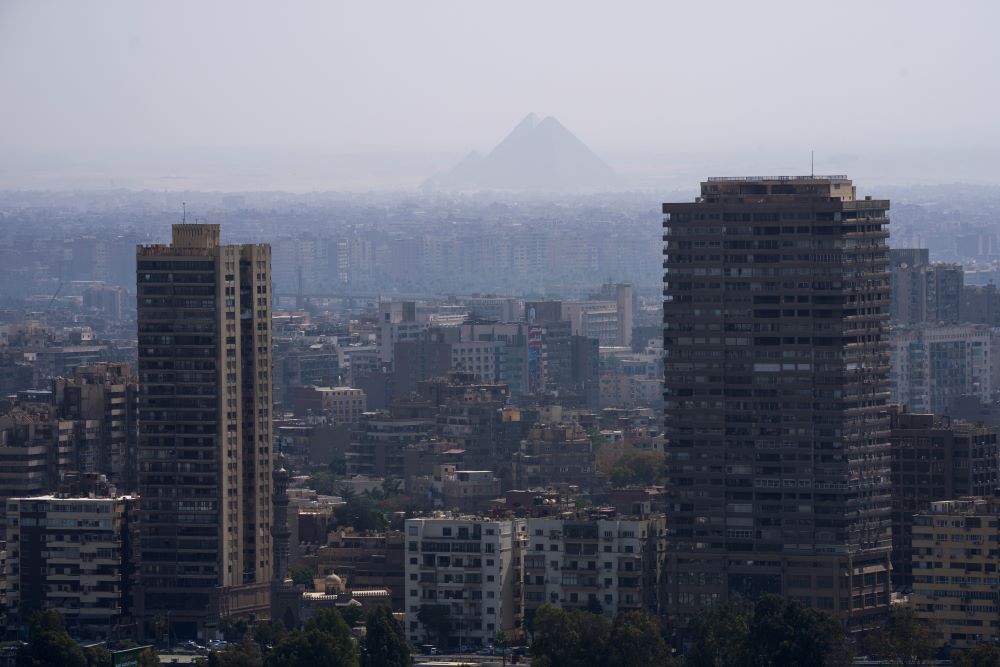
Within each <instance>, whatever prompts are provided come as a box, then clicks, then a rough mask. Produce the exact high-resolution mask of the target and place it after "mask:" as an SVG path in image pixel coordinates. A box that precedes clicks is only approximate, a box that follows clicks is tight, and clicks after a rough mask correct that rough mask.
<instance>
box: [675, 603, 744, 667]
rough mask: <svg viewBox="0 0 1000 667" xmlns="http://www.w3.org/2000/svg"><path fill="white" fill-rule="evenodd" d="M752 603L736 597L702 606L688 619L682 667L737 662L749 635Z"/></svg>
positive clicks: (726, 665) (714, 666)
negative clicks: (688, 643) (688, 642)
mask: <svg viewBox="0 0 1000 667" xmlns="http://www.w3.org/2000/svg"><path fill="white" fill-rule="evenodd" d="M752 613H753V605H751V604H750V603H749V602H746V601H744V600H742V599H739V598H733V599H730V600H729V601H728V602H725V603H717V604H714V605H712V606H710V607H706V608H705V609H703V610H702V611H701V612H699V613H698V614H695V616H694V617H692V618H691V620H690V622H689V623H688V627H687V635H688V638H689V640H690V646H689V647H688V650H687V651H686V652H685V654H684V665H685V667H729V666H731V665H732V666H736V665H740V664H742V662H743V659H744V655H745V652H746V644H747V640H748V638H749V635H750V618H751V615H752Z"/></svg>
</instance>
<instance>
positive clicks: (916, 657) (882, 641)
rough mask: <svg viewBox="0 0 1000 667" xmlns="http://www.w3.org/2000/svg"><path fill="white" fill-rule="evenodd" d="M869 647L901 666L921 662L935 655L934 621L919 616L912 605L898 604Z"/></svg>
mask: <svg viewBox="0 0 1000 667" xmlns="http://www.w3.org/2000/svg"><path fill="white" fill-rule="evenodd" d="M867 644H868V649H869V650H870V651H871V652H872V653H874V654H875V655H877V656H879V657H881V658H882V659H883V660H888V661H890V662H891V663H892V664H893V665H899V666H900V667H911V666H912V665H920V664H922V663H923V662H925V661H926V660H929V659H930V658H931V657H933V655H934V648H935V645H934V633H933V629H932V627H931V625H930V623H928V622H926V621H923V620H921V619H919V618H917V615H916V613H914V611H913V610H912V609H910V608H909V607H902V606H899V605H894V606H893V607H892V608H891V609H890V610H889V617H888V618H887V619H886V621H885V623H883V624H882V625H881V626H880V627H879V628H878V630H876V631H875V632H873V633H872V634H871V635H870V636H869V638H868V642H867Z"/></svg>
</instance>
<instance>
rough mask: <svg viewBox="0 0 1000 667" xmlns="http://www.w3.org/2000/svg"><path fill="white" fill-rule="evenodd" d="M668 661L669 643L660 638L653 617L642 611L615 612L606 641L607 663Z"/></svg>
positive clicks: (659, 666) (654, 666)
mask: <svg viewBox="0 0 1000 667" xmlns="http://www.w3.org/2000/svg"><path fill="white" fill-rule="evenodd" d="M670 662H671V655H670V647H668V646H667V643H666V642H665V641H663V634H662V633H661V632H660V624H659V623H658V622H657V620H656V617H654V616H653V615H652V614H649V613H647V612H644V611H632V612H628V613H624V614H618V615H617V616H615V620H614V622H612V624H611V637H610V639H609V641H608V658H607V664H609V665H648V666H650V667H663V666H665V665H667V664H669V663H670Z"/></svg>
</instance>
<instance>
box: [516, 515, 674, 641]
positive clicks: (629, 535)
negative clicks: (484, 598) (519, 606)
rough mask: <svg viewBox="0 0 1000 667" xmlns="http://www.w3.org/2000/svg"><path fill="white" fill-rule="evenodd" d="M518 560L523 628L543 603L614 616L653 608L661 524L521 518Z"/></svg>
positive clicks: (661, 555) (661, 553)
mask: <svg viewBox="0 0 1000 667" xmlns="http://www.w3.org/2000/svg"><path fill="white" fill-rule="evenodd" d="M524 548H525V551H524V559H523V563H524V566H523V569H524V573H523V587H524V613H525V619H526V622H527V623H528V625H529V626H530V624H531V619H532V617H533V616H534V613H535V611H536V610H537V609H538V607H539V606H541V605H542V604H544V603H546V602H548V603H551V604H554V605H557V606H559V607H562V608H564V609H582V610H587V611H592V612H597V613H603V614H604V615H606V616H608V617H609V618H613V617H614V616H615V614H619V613H624V612H628V611H634V610H637V609H645V610H648V611H651V612H656V611H657V610H658V608H659V599H658V591H659V590H660V585H661V583H662V582H661V577H662V574H663V564H664V559H665V556H666V521H665V518H664V516H663V515H651V516H647V517H628V516H620V517H619V516H615V515H614V513H613V512H611V513H610V516H606V517H602V516H598V515H597V513H595V512H591V513H589V514H584V513H581V514H580V515H578V516H571V517H542V518H529V519H527V539H526V541H525V547H524Z"/></svg>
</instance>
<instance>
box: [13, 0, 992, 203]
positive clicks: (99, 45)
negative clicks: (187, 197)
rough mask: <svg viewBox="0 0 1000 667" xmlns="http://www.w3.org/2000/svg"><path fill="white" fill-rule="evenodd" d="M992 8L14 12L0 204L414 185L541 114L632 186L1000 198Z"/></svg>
mask: <svg viewBox="0 0 1000 667" xmlns="http://www.w3.org/2000/svg"><path fill="white" fill-rule="evenodd" d="M998 19H1000V8H998V6H997V5H996V3H992V2H984V1H980V2H963V3H939V2H879V3H869V2H850V1H849V2H842V3H837V5H836V6H835V7H833V6H830V5H813V4H803V3H797V2H769V3H764V4H757V5H755V4H748V3H741V2H723V3H711V4H706V3H655V2H634V3H633V2H630V3H624V4H622V5H616V6H614V7H611V6H609V5H607V4H606V3H596V2H582V3H581V2H545V3H531V2H510V3H500V4H485V3H461V2H438V1H432V2H421V3H385V4H383V3H375V4H372V3H361V4H357V3H326V2H296V3H292V4H290V5H289V6H282V7H280V8H278V7H275V6H274V5H273V4H269V3H259V2H250V3H245V2H213V3H197V2H143V3H133V2H124V1H121V2H103V3H75V2H56V3H35V2H19V1H16V0H15V1H8V2H5V3H3V4H2V6H0V80H2V81H3V82H4V86H5V90H6V91H7V95H6V96H5V97H6V103H5V104H4V105H3V107H2V108H0V187H3V188H76V187H83V188H108V187H128V188H153V189H168V190H177V189H188V188H190V189H212V190H219V189H223V190H275V189H283V190H289V191H294V192H302V191H308V190H334V191H337V190H359V189H363V190H370V189H413V188H416V187H418V186H419V185H420V184H421V183H422V182H423V181H424V180H425V179H426V178H428V177H429V176H431V175H433V174H435V173H438V172H440V171H442V170H446V169H448V168H450V167H451V166H452V165H453V164H455V163H456V162H457V161H458V160H460V159H461V158H462V156H464V155H465V154H466V153H468V152H469V151H470V150H474V149H475V150H479V151H480V152H484V151H486V150H489V149H490V148H491V147H492V146H493V145H494V144H496V143H497V142H499V141H500V140H501V139H502V138H503V136H504V135H505V134H506V133H507V132H508V131H509V130H510V129H511V128H512V127H513V126H514V125H515V124H516V123H517V122H518V121H519V120H520V119H521V118H522V117H524V116H525V115H526V114H527V113H529V112H535V113H537V114H538V115H539V116H540V117H545V116H554V117H556V118H557V119H559V121H561V122H562V123H563V124H564V125H565V126H566V127H567V128H569V129H570V130H571V131H572V132H573V133H575V134H576V135H577V136H578V137H579V138H580V139H581V140H582V141H583V142H584V143H585V144H586V145H588V146H589V147H590V148H591V149H592V150H594V151H595V152H596V153H597V154H598V155H600V156H601V157H603V158H604V159H605V160H606V161H607V162H608V163H609V164H610V165H611V166H612V167H613V168H614V169H615V170H616V171H617V172H618V173H620V174H621V175H622V177H623V178H622V186H621V187H623V188H626V189H633V188H664V187H666V188H676V187H690V184H691V183H692V182H693V181H695V180H697V178H698V177H700V176H701V175H704V174H706V173H744V172H747V171H748V170H749V171H751V172H753V173H772V172H774V173H793V172H794V173H807V171H808V168H809V166H810V163H809V155H810V151H811V150H814V151H815V152H816V169H817V173H844V172H849V173H851V174H853V175H855V176H856V177H857V178H859V179H863V180H864V182H865V183H871V184H895V185H903V184H909V183H951V182H956V181H963V182H970V183H996V182H1000V171H998V168H997V167H996V165H997V163H998V161H997V159H996V157H997V155H998V150H1000V130H998V127H997V124H996V123H995V113H994V111H995V107H996V103H997V101H998V100H997V97H998V95H1000V92H998V90H1000V88H998V86H997V85H996V82H997V80H998V75H1000V45H998V43H997V41H996V40H995V39H993V34H992V30H993V26H994V25H996V23H997V21H998Z"/></svg>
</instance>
